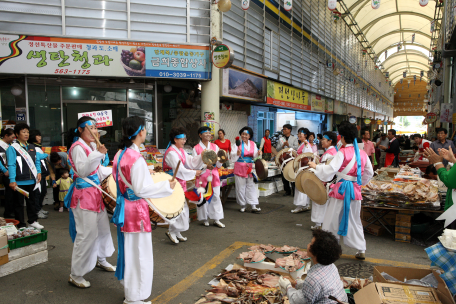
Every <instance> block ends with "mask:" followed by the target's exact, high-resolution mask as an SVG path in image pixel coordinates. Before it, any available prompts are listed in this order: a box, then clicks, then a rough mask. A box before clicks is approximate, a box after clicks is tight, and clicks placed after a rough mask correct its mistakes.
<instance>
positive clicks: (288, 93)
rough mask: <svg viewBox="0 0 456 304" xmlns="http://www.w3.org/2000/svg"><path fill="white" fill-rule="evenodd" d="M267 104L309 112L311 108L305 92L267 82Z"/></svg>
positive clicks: (307, 94)
mask: <svg viewBox="0 0 456 304" xmlns="http://www.w3.org/2000/svg"><path fill="white" fill-rule="evenodd" d="M267 103H268V104H272V105H276V106H281V107H287V108H293V109H300V110H311V108H312V107H311V106H310V104H309V93H308V92H307V91H304V90H301V89H297V88H294V87H290V86H287V85H284V84H281V83H278V82H274V81H269V80H268V95H267Z"/></svg>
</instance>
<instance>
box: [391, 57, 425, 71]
mask: <svg viewBox="0 0 456 304" xmlns="http://www.w3.org/2000/svg"><path fill="white" fill-rule="evenodd" d="M403 62H405V61H401V62H398V63H395V64H392V65H391V66H389V67H385V66H384V65H383V67H384V68H385V72H388V70H389V69H391V68H392V67H394V66H396V65H398V64H403ZM409 62H410V63H416V64H420V65H423V66H424V67H425V70H426V71H427V70H429V66H428V65H427V64H424V63H422V62H419V61H415V60H409ZM390 74H391V73H390Z"/></svg>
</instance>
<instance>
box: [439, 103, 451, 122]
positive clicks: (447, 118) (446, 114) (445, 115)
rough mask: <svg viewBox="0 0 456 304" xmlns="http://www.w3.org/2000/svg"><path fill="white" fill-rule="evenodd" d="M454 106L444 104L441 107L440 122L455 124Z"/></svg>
mask: <svg viewBox="0 0 456 304" xmlns="http://www.w3.org/2000/svg"><path fill="white" fill-rule="evenodd" d="M452 115H453V104H452V103H442V104H441V105H440V122H441V123H442V122H448V123H453V117H452Z"/></svg>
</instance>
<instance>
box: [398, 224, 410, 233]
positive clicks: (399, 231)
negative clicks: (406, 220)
mask: <svg viewBox="0 0 456 304" xmlns="http://www.w3.org/2000/svg"><path fill="white" fill-rule="evenodd" d="M395 230H396V233H401V234H410V230H411V229H410V228H404V227H399V226H398V227H396V228H395Z"/></svg>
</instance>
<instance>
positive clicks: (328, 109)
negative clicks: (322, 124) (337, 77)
mask: <svg viewBox="0 0 456 304" xmlns="http://www.w3.org/2000/svg"><path fill="white" fill-rule="evenodd" d="M325 113H328V114H333V113H334V100H333V99H326V102H325Z"/></svg>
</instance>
